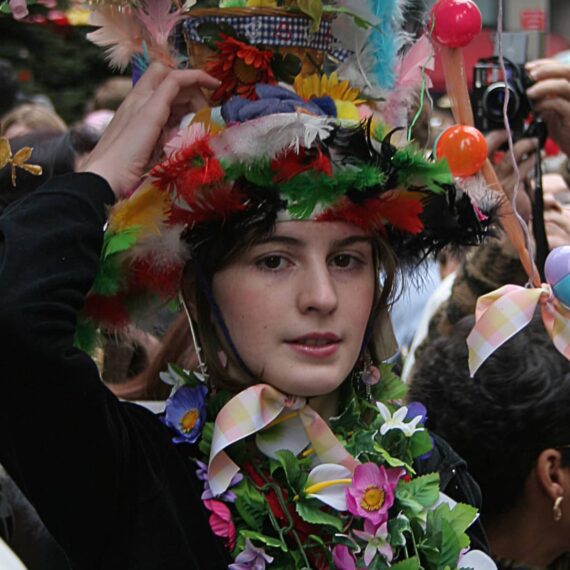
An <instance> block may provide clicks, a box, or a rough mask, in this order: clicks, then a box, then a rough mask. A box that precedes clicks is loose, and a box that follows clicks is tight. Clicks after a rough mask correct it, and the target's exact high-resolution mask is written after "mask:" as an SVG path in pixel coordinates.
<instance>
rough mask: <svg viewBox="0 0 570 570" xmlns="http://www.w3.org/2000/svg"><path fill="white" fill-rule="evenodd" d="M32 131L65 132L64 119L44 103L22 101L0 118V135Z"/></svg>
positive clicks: (16, 135)
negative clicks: (22, 102) (21, 103)
mask: <svg viewBox="0 0 570 570" xmlns="http://www.w3.org/2000/svg"><path fill="white" fill-rule="evenodd" d="M33 131H52V132H58V133H65V132H66V131H67V125H66V124H65V121H64V120H63V119H62V118H61V117H60V116H59V115H58V114H57V113H56V112H55V111H52V110H51V109H49V108H48V107H46V106H45V105H38V104H33V103H24V104H23V105H18V106H17V107H15V108H14V109H12V110H11V111H10V112H8V113H6V115H4V116H3V117H2V120H0V136H4V137H7V138H9V139H11V138H14V137H19V136H22V135H25V134H28V133H31V132H33Z"/></svg>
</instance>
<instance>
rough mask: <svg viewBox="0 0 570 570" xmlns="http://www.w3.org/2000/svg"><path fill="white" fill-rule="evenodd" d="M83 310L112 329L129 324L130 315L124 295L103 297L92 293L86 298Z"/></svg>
mask: <svg viewBox="0 0 570 570" xmlns="http://www.w3.org/2000/svg"><path fill="white" fill-rule="evenodd" d="M83 312H84V313H85V315H87V316H88V317H90V318H92V319H93V320H94V321H96V322H100V323H102V324H103V326H104V327H106V328H110V329H122V328H125V327H126V326H128V325H129V323H130V320H131V318H130V316H129V313H128V311H127V308H126V307H125V297H124V295H115V296H114V297H103V296H102V295H95V294H92V293H90V294H89V295H87V298H86V299H85V306H84V307H83Z"/></svg>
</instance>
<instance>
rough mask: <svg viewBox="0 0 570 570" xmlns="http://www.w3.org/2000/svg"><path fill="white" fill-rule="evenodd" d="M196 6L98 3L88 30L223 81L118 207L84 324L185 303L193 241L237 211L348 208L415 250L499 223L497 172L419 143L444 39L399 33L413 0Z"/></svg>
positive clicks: (329, 212)
mask: <svg viewBox="0 0 570 570" xmlns="http://www.w3.org/2000/svg"><path fill="white" fill-rule="evenodd" d="M194 4H195V5H193V6H192V8H191V9H190V10H189V11H187V12H184V11H182V10H179V9H175V8H174V7H172V6H171V4H170V3H169V2H167V1H165V0H160V1H156V2H148V3H146V4H141V5H137V4H135V5H132V4H129V6H122V7H117V6H116V5H114V4H113V5H109V4H101V5H100V6H99V8H98V9H97V11H96V12H95V14H94V17H93V23H94V24H96V25H99V26H101V28H100V29H99V30H97V31H96V32H92V33H91V34H90V37H91V39H92V40H93V41H95V42H96V43H99V44H100V45H104V46H106V47H107V48H108V54H109V57H110V59H111V62H112V63H113V64H115V65H116V66H119V67H123V66H125V65H126V64H127V63H128V62H129V61H132V62H133V68H134V71H135V74H139V73H140V72H141V71H142V70H143V69H144V67H145V66H146V65H147V64H148V61H149V59H160V60H162V61H166V62H169V63H170V64H171V65H173V66H175V65H187V66H189V67H194V66H200V67H201V68H204V69H205V70H206V71H208V72H209V73H210V74H212V75H213V76H215V77H217V78H218V79H219V80H220V81H221V85H220V87H219V88H218V89H216V90H215V91H214V92H213V93H211V94H210V98H211V101H212V105H214V106H213V108H212V109H206V110H202V111H200V112H199V113H197V114H196V115H194V116H189V117H186V119H185V120H184V122H183V124H182V126H181V128H180V130H179V131H178V133H177V134H176V135H175V136H174V137H173V138H172V139H171V140H170V141H168V142H167V144H166V146H165V148H164V158H163V159H162V161H161V162H160V163H159V164H157V165H155V166H154V167H153V168H152V169H151V170H150V171H149V172H148V173H147V175H146V176H144V177H143V179H142V180H141V181H140V184H139V185H138V186H137V188H135V189H133V192H132V193H131V194H130V196H129V197H128V198H126V199H124V200H122V201H120V202H118V203H117V204H116V205H115V206H114V208H113V209H112V210H111V212H110V216H109V222H108V226H107V229H106V233H105V246H104V250H103V254H102V259H101V269H100V272H99V275H98V277H97V279H96V281H95V284H94V286H93V289H92V291H91V293H90V295H89V297H88V300H87V304H86V307H85V310H84V312H83V316H82V327H80V331H85V330H86V327H87V329H89V328H93V327H103V328H106V329H120V328H122V327H124V326H126V325H128V324H129V323H131V322H139V321H140V320H142V319H144V318H145V316H146V315H148V314H149V311H151V312H152V311H154V310H155V309H156V308H157V307H159V306H160V305H164V304H166V303H168V302H170V301H172V300H174V299H175V298H176V295H177V291H178V288H179V284H180V277H181V273H182V270H183V268H184V267H185V265H186V264H187V262H188V261H189V259H190V258H191V257H192V251H193V250H194V249H195V248H196V247H199V246H200V245H201V244H203V243H204V242H207V241H208V239H209V236H213V235H216V233H217V232H219V231H220V228H222V227H227V226H228V225H232V224H237V226H236V227H241V226H243V227H244V228H245V227H247V225H249V224H252V223H255V222H256V221H261V220H264V221H265V222H267V221H270V222H271V223H273V222H275V221H280V220H321V221H327V220H335V221H347V222H350V223H353V224H356V225H357V226H359V227H362V228H364V229H366V230H368V231H370V232H378V233H379V234H380V235H381V236H382V237H383V238H384V239H385V240H386V241H387V242H388V243H389V245H390V246H391V248H392V249H393V250H394V251H395V253H396V255H397V257H398V259H399V261H401V262H402V263H406V262H416V261H418V260H420V259H422V258H423V257H424V256H426V255H428V254H429V253H432V252H437V251H438V250H439V249H441V248H442V247H444V246H446V245H449V244H452V245H473V244H476V243H478V242H479V241H480V239H481V237H482V236H483V235H484V233H485V229H486V227H487V222H488V220H487V217H486V215H485V213H484V212H483V211H482V210H484V208H482V206H481V205H480V204H479V205H477V204H476V203H475V202H474V199H475V196H474V195H473V193H471V195H470V194H469V193H468V192H467V191H466V189H467V188H466V187H467V186H469V187H470V188H475V187H476V188H477V191H478V192H479V194H480V189H481V187H482V186H484V185H483V184H482V183H481V181H478V180H476V179H475V177H471V178H469V179H467V182H464V180H463V179H459V178H456V177H454V176H453V174H452V173H451V171H450V169H449V166H448V164H447V162H446V161H445V160H434V159H433V158H432V157H431V156H430V155H431V151H427V152H426V149H423V148H420V147H419V146H417V145H416V144H415V143H414V141H413V140H411V130H412V129H411V127H412V126H413V125H412V123H413V120H412V119H409V115H410V114H413V112H415V111H414V109H413V105H414V104H415V105H416V107H417V100H418V99H420V98H421V101H422V102H423V100H424V97H425V95H426V87H427V86H428V85H429V79H428V76H427V74H426V70H428V69H429V68H430V67H431V62H432V57H433V50H432V47H431V44H430V42H429V40H428V39H427V38H426V37H423V38H422V39H420V40H419V41H418V42H416V43H415V44H412V43H411V42H410V41H409V38H408V36H407V35H405V34H403V33H400V28H401V24H402V10H403V9H404V4H405V3H403V2H395V1H390V2H370V3H369V2H352V1H347V2H334V3H332V2H331V3H326V2H323V3H322V4H321V2H320V1H318V2H308V3H307V2H301V1H299V2H294V1H292V2H247V3H246V2H222V3H221V6H220V7H218V8H214V9H206V8H203V7H202V4H208V3H204V2H197V3H194ZM119 29H124V30H125V32H124V34H123V35H121V34H120V33H118V32H117V30H119ZM127 32H128V36H127V35H126V34H127ZM113 34H114V35H113ZM181 46H183V47H186V48H187V53H188V59H186V55H180V54H181ZM324 70H326V71H327V72H325V71H324ZM417 115H418V116H419V113H418V114H417ZM476 193H477V192H476Z"/></svg>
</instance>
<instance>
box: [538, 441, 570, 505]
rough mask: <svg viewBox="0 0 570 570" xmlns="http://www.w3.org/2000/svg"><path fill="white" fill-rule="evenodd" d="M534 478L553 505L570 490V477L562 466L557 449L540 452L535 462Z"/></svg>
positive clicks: (560, 456)
mask: <svg viewBox="0 0 570 570" xmlns="http://www.w3.org/2000/svg"><path fill="white" fill-rule="evenodd" d="M536 476H537V479H538V483H539V485H540V487H541V488H542V490H543V491H544V493H546V495H547V496H548V497H549V498H550V500H551V501H552V502H553V503H554V502H555V501H556V500H557V499H558V497H564V495H565V493H567V492H569V490H570V476H569V473H568V470H567V469H565V468H564V467H563V466H562V455H561V453H560V451H558V450H557V449H553V448H548V449H543V450H542V451H541V452H540V455H539V456H538V459H537V460H536Z"/></svg>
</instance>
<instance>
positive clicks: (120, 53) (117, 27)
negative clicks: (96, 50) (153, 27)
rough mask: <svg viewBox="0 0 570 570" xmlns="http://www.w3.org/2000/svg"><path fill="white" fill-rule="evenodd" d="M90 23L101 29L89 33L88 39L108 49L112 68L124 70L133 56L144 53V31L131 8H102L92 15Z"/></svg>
mask: <svg viewBox="0 0 570 570" xmlns="http://www.w3.org/2000/svg"><path fill="white" fill-rule="evenodd" d="M89 23H90V24H91V25H93V26H100V27H99V29H98V30H95V31H94V32H90V33H88V34H87V39H88V40H90V41H92V42H93V43H94V44H96V45H98V46H101V47H105V48H107V49H106V56H107V58H108V59H109V62H110V65H111V67H115V68H117V69H119V70H120V71H122V70H124V69H125V68H126V67H127V65H129V63H130V61H131V58H132V56H133V55H134V54H135V53H140V52H141V51H142V47H141V46H142V37H143V31H142V29H141V27H140V25H139V24H138V22H137V21H136V19H135V18H133V16H132V13H131V11H130V9H129V8H123V9H117V8H114V7H112V6H102V7H100V8H98V9H97V10H96V11H95V12H93V13H92V14H91V17H90V19H89Z"/></svg>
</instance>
